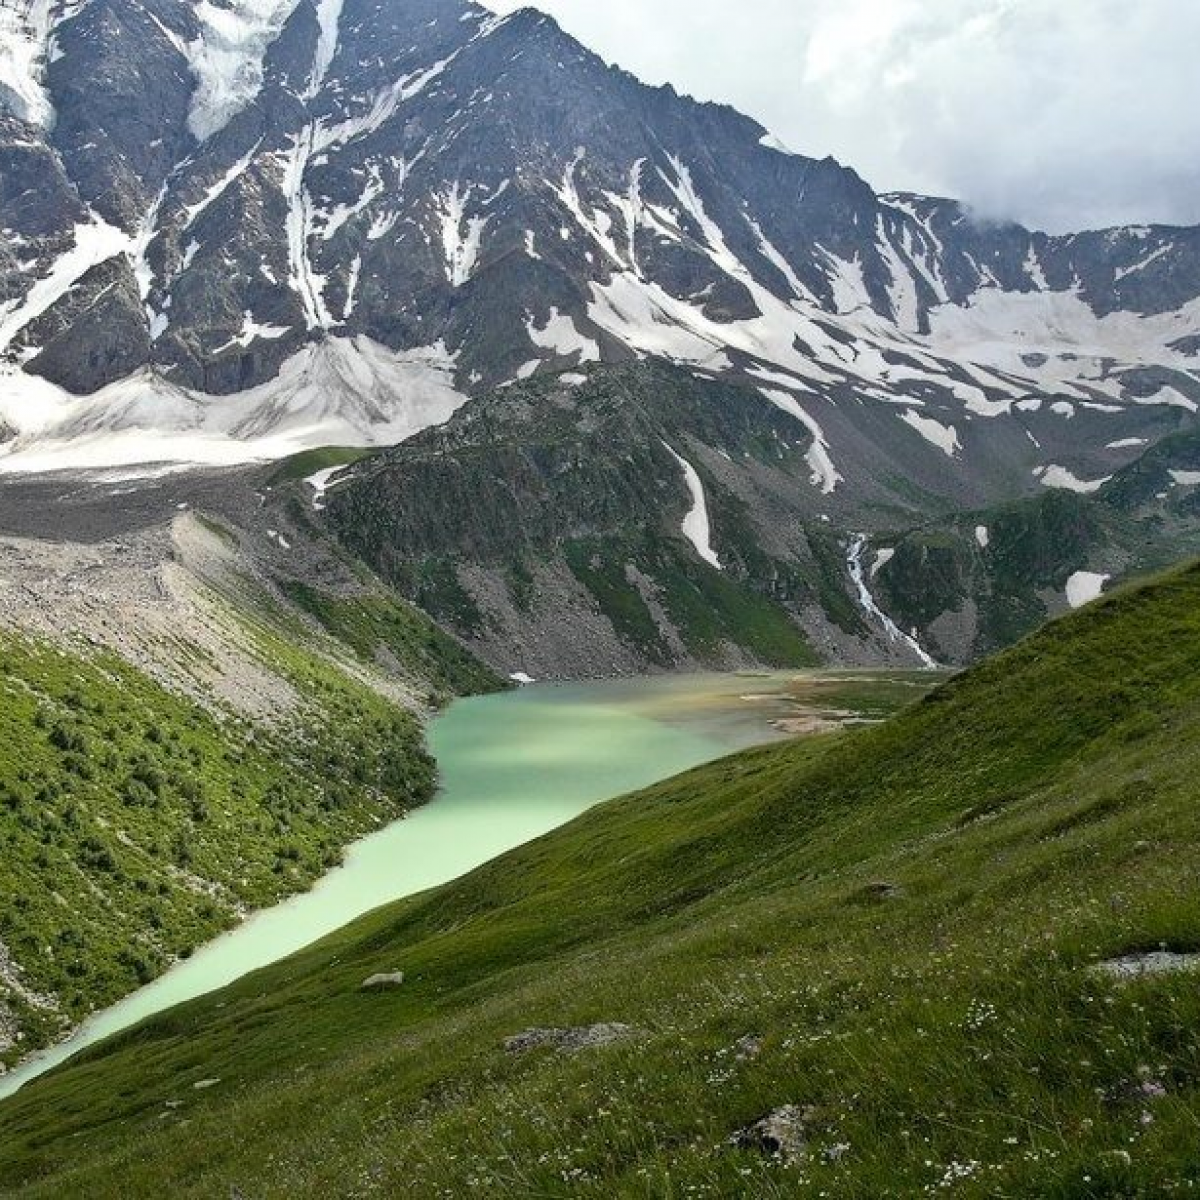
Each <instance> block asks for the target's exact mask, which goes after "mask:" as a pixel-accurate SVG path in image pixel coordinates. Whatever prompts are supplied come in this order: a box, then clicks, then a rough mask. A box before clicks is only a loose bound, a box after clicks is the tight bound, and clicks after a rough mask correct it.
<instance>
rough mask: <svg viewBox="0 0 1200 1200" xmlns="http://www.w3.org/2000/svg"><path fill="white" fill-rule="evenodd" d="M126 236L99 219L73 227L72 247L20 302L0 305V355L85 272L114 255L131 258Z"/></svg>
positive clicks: (127, 236)
mask: <svg viewBox="0 0 1200 1200" xmlns="http://www.w3.org/2000/svg"><path fill="white" fill-rule="evenodd" d="M133 252H134V251H133V243H132V241H131V239H130V237H129V235H128V234H126V233H124V232H123V231H122V230H120V229H117V228H116V227H115V226H112V225H109V224H108V223H107V222H106V221H103V220H101V219H100V218H99V217H94V218H93V220H92V222H91V224H86V225H85V224H79V225H76V226H75V242H74V245H73V246H72V247H71V249H70V250H68V251H67V252H66V253H65V254H62V255H60V256H59V258H57V259H56V260H55V261H54V263H53V264H52V266H51V268H50V271H49V273H48V274H47V275H45V276H43V277H42V278H41V279H39V280H37V282H36V283H34V284H33V286H32V287H31V288H30V289H29V291H28V292H26V294H25V296H24V297H23V298H19V299H15V300H7V301H5V302H4V303H3V304H0V354H3V353H4V352H5V351H7V350H8V348H9V347H10V346H11V345H12V342H13V339H14V338H16V337H17V335H18V334H19V333H20V332H21V331H22V330H23V329H24V328H26V326H28V325H29V324H31V323H32V322H33V321H35V320H36V319H37V318H38V317H40V316H41V315H42V314H43V313H44V312H46V311H47V310H48V309H50V308H52V307H53V306H54V305H55V304H57V303H58V301H59V300H61V299H62V298H63V296H65V295H66V294H67V292H69V291H70V290H71V288H73V287H74V286H75V285H76V284H77V283H78V282H79V280H80V279H82V278H83V276H84V275H85V274H87V272H88V271H90V270H91V269H92V267H95V266H97V265H99V264H100V263H102V262H107V261H108V259H110V258H114V257H116V255H118V254H127V253H128V254H131V255H132V254H133Z"/></svg>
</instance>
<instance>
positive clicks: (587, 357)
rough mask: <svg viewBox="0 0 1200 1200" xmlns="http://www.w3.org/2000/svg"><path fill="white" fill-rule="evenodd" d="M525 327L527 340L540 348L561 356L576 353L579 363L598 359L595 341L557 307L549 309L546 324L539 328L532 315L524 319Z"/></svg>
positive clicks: (598, 353) (598, 349) (566, 356)
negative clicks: (586, 335)
mask: <svg viewBox="0 0 1200 1200" xmlns="http://www.w3.org/2000/svg"><path fill="white" fill-rule="evenodd" d="M525 329H526V331H527V332H528V334H529V340H530V341H531V342H533V344H534V345H535V346H537V347H539V348H540V349H542V350H549V351H551V352H552V353H553V354H557V355H559V356H560V357H562V358H570V357H571V356H572V355H578V356H579V359H578V361H579V363H581V364H582V363H587V362H599V361H600V347H599V346H598V345H597V344H596V342H595V341H593V340H592V339H591V338H589V337H585V336H584V335H583V334H582V333H580V332H579V327H578V326H577V325H576V324H575V321H574V319H573V318H572V317H570V316H568V315H567V314H566V313H560V312H559V311H558V309H557V308H552V309H551V310H550V316H549V317H548V318H547V320H546V324H545V325H543V326H542V327H541V328H540V329H539V328H538V326H537V323H536V322H535V321H534V320H533V318H532V317H530V318H527V319H526V321H525Z"/></svg>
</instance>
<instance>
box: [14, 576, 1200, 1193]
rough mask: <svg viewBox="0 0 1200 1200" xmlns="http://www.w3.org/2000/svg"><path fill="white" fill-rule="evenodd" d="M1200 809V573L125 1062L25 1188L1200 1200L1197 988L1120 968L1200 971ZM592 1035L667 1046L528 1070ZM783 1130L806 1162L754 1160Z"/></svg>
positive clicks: (566, 839)
mask: <svg viewBox="0 0 1200 1200" xmlns="http://www.w3.org/2000/svg"><path fill="white" fill-rule="evenodd" d="M1198 779H1200V568H1196V567H1193V568H1190V569H1188V570H1185V571H1182V572H1179V573H1176V574H1173V575H1171V576H1169V577H1167V578H1164V579H1162V580H1160V581H1157V582H1155V583H1154V584H1152V585H1150V586H1147V587H1145V588H1143V589H1141V590H1139V591H1136V592H1127V593H1122V594H1120V595H1118V596H1116V597H1114V598H1112V599H1110V600H1108V601H1105V602H1101V603H1099V604H1097V605H1095V606H1093V607H1091V608H1089V609H1087V610H1084V611H1083V612H1081V613H1079V614H1077V615H1075V616H1073V617H1071V618H1068V619H1067V620H1065V621H1063V622H1060V623H1059V624H1056V625H1054V626H1052V627H1049V628H1048V629H1046V630H1044V631H1043V632H1041V633H1039V634H1038V635H1036V636H1035V637H1033V638H1032V639H1030V640H1029V641H1027V642H1025V643H1023V644H1022V645H1020V646H1019V647H1017V648H1016V649H1015V650H1013V651H1011V652H1009V653H1007V654H1005V655H1003V656H1001V657H999V658H997V659H995V660H993V661H991V662H989V663H987V664H985V665H983V666H981V667H979V668H977V669H975V670H973V671H971V672H969V673H967V674H966V675H963V676H961V677H959V678H958V679H956V680H954V681H952V682H951V683H949V684H947V685H946V686H944V687H942V688H940V689H938V690H937V691H936V692H934V693H932V694H931V695H930V696H929V698H928V699H927V700H925V701H923V702H921V703H920V704H918V705H916V706H914V707H913V708H911V709H909V710H907V711H906V712H904V713H902V714H901V715H900V716H899V717H897V718H895V719H894V720H892V721H890V722H888V723H887V724H886V725H884V726H881V727H879V728H876V729H872V730H867V731H860V732H855V733H847V734H839V735H834V736H830V737H826V738H821V739H816V740H812V741H804V742H797V743H794V744H789V745H785V746H782V747H772V748H768V749H763V750H759V751H755V752H751V753H748V754H743V755H740V756H737V757H734V758H730V759H728V760H725V761H723V762H719V763H717V764H714V765H712V766H709V767H706V768H702V769H700V770H697V771H695V772H692V773H690V774H688V775H686V776H683V777H681V778H679V779H677V780H673V781H670V782H668V783H665V784H662V785H660V786H658V787H656V788H654V789H651V790H650V791H648V792H645V793H643V794H640V795H636V796H631V797H627V798H624V799H621V800H618V801H615V802H613V803H611V804H609V805H607V806H604V807H602V808H600V809H598V810H595V811H593V812H592V813H590V814H588V815H587V816H586V817H584V818H582V819H581V820H579V821H577V822H575V823H574V824H573V825H571V826H569V827H567V828H566V829H564V830H561V831H559V832H558V833H556V834H553V835H551V836H549V837H547V838H545V839H543V840H541V841H539V842H537V843H535V844H533V845H531V846H529V847H526V848H524V849H522V850H520V851H517V852H516V853H514V854H512V855H509V856H507V857H506V858H505V859H502V860H500V861H498V862H496V863H494V864H491V865H489V866H487V867H485V868H483V869H482V870H480V871H477V872H475V873H474V874H472V875H471V876H469V877H467V878H466V879H464V880H462V881H460V882H458V883H456V884H452V885H450V886H448V887H445V888H441V889H438V890H437V891H435V892H432V893H429V894H427V895H424V896H421V897H417V898H414V899H413V900H410V901H407V902H405V903H402V904H400V905H398V906H394V907H390V908H388V909H385V910H382V911H380V912H379V913H377V914H374V915H372V916H370V917H368V918H366V919H364V920H362V921H360V922H358V923H356V924H355V925H354V926H352V927H350V928H348V929H346V930H344V931H342V932H340V933H339V934H337V935H335V936H334V937H332V938H330V939H328V940H326V941H325V942H324V943H322V944H320V945H318V946H316V947H314V948H312V949H310V950H308V951H306V952H305V953H303V954H301V955H299V956H297V957H296V958H293V959H291V960H289V961H287V962H284V963H282V964H279V965H277V966H275V967H272V968H270V969H268V970H265V971H262V972H259V973H257V974H255V975H254V976H251V977H250V978H248V979H246V980H244V981H242V982H241V983H239V984H238V985H236V986H234V987H233V988H230V989H228V990H226V991H223V992H221V993H219V994H217V995H215V996H213V997H210V998H206V999H202V1000H199V1001H196V1002H193V1003H192V1004H189V1005H187V1006H185V1007H183V1008H181V1009H178V1010H175V1011H172V1012H169V1013H166V1014H164V1015H162V1016H161V1017H159V1018H157V1019H155V1020H153V1021H151V1022H149V1023H147V1024H146V1025H144V1026H142V1027H141V1028H139V1029H137V1030H134V1031H130V1032H129V1033H127V1034H124V1035H122V1036H120V1037H118V1038H116V1039H114V1040H112V1041H110V1042H108V1043H106V1044H103V1045H101V1046H98V1047H95V1048H94V1049H93V1050H92V1051H91V1052H89V1053H88V1054H87V1055H86V1056H85V1057H83V1058H82V1059H80V1060H78V1061H77V1062H75V1063H73V1064H71V1065H69V1066H68V1067H66V1068H64V1069H62V1070H60V1071H58V1072H56V1073H54V1074H52V1075H50V1076H48V1077H45V1078H43V1079H42V1080H40V1081H37V1082H35V1083H34V1084H33V1085H31V1086H30V1087H29V1088H28V1089H27V1090H26V1091H24V1092H22V1093H21V1094H19V1095H18V1096H17V1097H15V1098H14V1099H12V1100H10V1101H8V1102H5V1103H4V1104H2V1105H0V1187H7V1188H8V1189H9V1190H11V1191H13V1192H21V1193H22V1194H28V1195H33V1196H48V1197H49V1196H53V1197H56V1198H58V1197H64V1196H88V1197H103V1196H114V1197H115V1196H129V1195H160V1194H164V1195H165V1194H169V1195H172V1196H213V1195H220V1196H225V1195H240V1196H246V1197H249V1196H254V1197H260V1196H263V1197H266V1196H272V1197H273V1196H280V1197H282V1196H309V1195H314V1196H315V1195H321V1196H334V1195H338V1196H341V1195H355V1196H359V1195H380V1196H395V1195H415V1196H422V1197H423V1196H461V1195H468V1194H473V1193H481V1194H487V1195H501V1196H514V1197H518V1196H519V1197H527V1196H559V1195H570V1196H573V1197H575V1196H580V1197H597V1198H600V1197H604V1198H608V1197H612V1196H638V1197H668V1196H669V1197H690V1196H741V1195H744V1196H753V1197H781V1198H782V1197H791V1196H796V1195H812V1196H821V1195H827V1196H837V1197H863V1198H866V1197H879V1196H887V1195H899V1196H909V1195H925V1194H938V1195H954V1196H964V1197H972V1196H1033V1195H1036V1196H1046V1197H1064V1198H1065V1197H1080V1198H1082V1197H1089V1198H1090V1197H1102V1196H1122V1197H1127V1196H1162V1195H1172V1194H1176V1193H1186V1192H1188V1191H1189V1189H1190V1188H1191V1187H1192V1186H1193V1183H1194V1180H1195V1179H1196V1178H1197V1175H1198V1173H1200V1138H1198V1136H1197V1133H1198V1131H1197V1117H1196V1113H1197V1111H1198V1108H1200V1040H1198V1039H1197V1038H1196V1036H1195V1030H1196V1028H1197V1025H1198V1023H1200V989H1198V988H1197V986H1196V977H1195V976H1190V977H1189V976H1188V975H1186V974H1178V975H1163V976H1154V977H1147V978H1143V979H1138V980H1132V981H1125V982H1118V981H1116V980H1115V979H1112V978H1110V977H1108V976H1107V975H1105V974H1103V973H1102V972H1100V971H1098V970H1097V964H1098V963H1100V962H1101V961H1103V960H1108V959H1112V958H1115V957H1117V956H1120V955H1124V954H1129V953H1134V952H1139V951H1143V950H1147V949H1153V948H1158V947H1165V948H1167V949H1170V950H1173V951H1177V952H1180V953H1187V952H1192V951H1195V950H1198V949H1200V895H1198V894H1197V891H1196V887H1195V868H1196V863H1197V861H1198V858H1197V855H1198V852H1200V784H1198V783H1197V780H1198ZM397 969H402V970H404V971H405V972H406V976H407V978H406V982H405V984H404V986H403V987H402V988H400V989H398V990H394V991H383V992H367V991H363V990H362V989H361V984H362V982H363V980H364V979H365V978H366V977H367V976H369V975H372V974H374V973H376V972H379V971H395V970H397ZM595 1022H624V1023H627V1024H628V1025H630V1026H632V1027H634V1028H635V1029H636V1030H637V1031H638V1033H637V1035H636V1036H634V1037H633V1038H631V1039H629V1040H625V1041H619V1042H616V1043H615V1044H612V1045H609V1046H604V1047H598V1048H591V1049H585V1050H582V1051H580V1052H578V1053H575V1054H564V1053H559V1052H556V1051H554V1050H552V1049H533V1050H528V1051H525V1052H519V1053H514V1052H509V1051H508V1050H506V1049H505V1048H504V1045H503V1042H504V1039H505V1038H507V1037H509V1036H511V1035H513V1034H516V1033H519V1032H521V1031H523V1030H526V1029H527V1028H529V1027H535V1026H542V1027H549V1026H553V1027H575V1026H582V1025H590V1024H592V1023H595ZM214 1081H216V1082H214ZM197 1084H206V1086H204V1087H202V1088H197V1086H196V1085H197ZM783 1106H790V1108H789V1122H790V1127H791V1131H792V1134H793V1135H794V1141H795V1146H794V1149H795V1154H794V1155H793V1157H792V1159H791V1161H790V1162H785V1161H783V1160H781V1159H779V1158H776V1157H773V1156H772V1155H770V1154H768V1153H764V1152H763V1150H762V1149H761V1148H760V1147H759V1146H756V1145H755V1144H753V1143H754V1139H753V1138H744V1139H742V1141H743V1143H745V1144H742V1145H736V1144H733V1143H734V1141H736V1140H737V1139H736V1135H737V1131H739V1130H742V1129H744V1128H746V1127H747V1126H749V1125H751V1124H752V1123H754V1122H756V1121H758V1120H759V1119H760V1118H762V1117H763V1116H764V1115H766V1114H768V1113H771V1112H773V1111H775V1110H778V1109H780V1108H782V1107H783ZM731 1139H732V1140H731Z"/></svg>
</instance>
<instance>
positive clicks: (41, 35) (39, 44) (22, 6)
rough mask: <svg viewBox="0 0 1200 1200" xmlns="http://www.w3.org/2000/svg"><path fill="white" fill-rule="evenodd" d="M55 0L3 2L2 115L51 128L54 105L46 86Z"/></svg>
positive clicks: (0, 23)
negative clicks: (45, 76)
mask: <svg viewBox="0 0 1200 1200" xmlns="http://www.w3.org/2000/svg"><path fill="white" fill-rule="evenodd" d="M53 28H54V0H5V2H4V3H3V4H0V114H5V113H7V114H9V115H11V116H14V117H17V118H18V119H19V120H22V121H27V122H29V124H31V125H37V126H39V127H41V128H43V129H48V128H49V127H50V126H51V125H53V123H54V108H53V106H52V105H51V103H50V97H49V96H48V95H47V94H46V89H45V87H44V86H43V78H44V74H45V69H46V60H47V58H48V57H49V46H50V33H51V31H52V29H53Z"/></svg>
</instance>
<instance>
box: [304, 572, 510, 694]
mask: <svg viewBox="0 0 1200 1200" xmlns="http://www.w3.org/2000/svg"><path fill="white" fill-rule="evenodd" d="M280 587H281V588H282V590H283V592H284V593H285V595H286V596H287V597H288V599H290V600H291V601H292V603H293V604H295V605H297V606H298V607H299V608H301V609H302V610H303V611H305V612H307V613H309V614H310V615H311V616H313V617H315V618H316V619H317V620H318V621H319V622H320V623H321V624H322V625H323V626H324V627H325V629H326V630H327V631H328V632H329V633H330V634H332V635H333V636H334V637H335V638H337V639H338V640H339V641H342V642H344V643H345V644H346V645H347V646H349V647H350V648H351V649H352V650H353V651H354V652H355V653H356V654H357V655H358V656H359V657H360V658H362V659H363V660H364V661H366V662H377V661H378V660H379V658H380V656H381V655H387V656H390V657H391V658H392V660H393V661H394V663H395V664H396V665H397V666H399V667H400V669H401V670H402V671H403V672H404V673H405V674H407V675H408V676H410V677H411V678H416V679H419V680H421V681H423V682H425V683H427V684H428V686H429V688H430V692H431V698H432V699H433V701H434V703H435V704H437V705H440V704H444V703H445V702H446V701H448V700H450V699H451V698H453V697H454V696H466V695H481V694H484V693H487V692H495V691H500V690H501V689H503V688H504V687H505V686H506V685H505V683H504V681H503V680H501V679H500V677H499V676H498V675H496V673H495V672H494V671H492V670H491V669H490V668H489V667H487V666H485V665H484V664H483V663H481V662H480V661H479V659H477V658H476V657H475V656H474V655H473V654H472V653H471V652H470V651H469V650H467V649H465V648H464V647H463V646H462V645H460V644H459V643H458V642H456V641H455V640H454V639H453V638H452V637H450V635H449V634H447V633H444V632H443V631H442V630H440V629H439V628H438V627H437V626H436V625H435V624H434V623H433V622H432V621H431V620H430V619H429V618H428V617H427V616H425V614H424V613H422V612H421V611H420V610H418V609H416V608H414V607H413V606H412V605H410V604H406V603H405V602H404V601H402V600H399V599H393V598H392V597H390V596H386V595H383V594H374V595H361V596H354V597H337V596H331V595H329V594H328V593H325V592H321V591H319V590H318V589H317V588H314V587H311V586H309V585H308V584H305V583H301V582H299V581H298V580H285V581H281V583H280Z"/></svg>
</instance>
